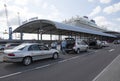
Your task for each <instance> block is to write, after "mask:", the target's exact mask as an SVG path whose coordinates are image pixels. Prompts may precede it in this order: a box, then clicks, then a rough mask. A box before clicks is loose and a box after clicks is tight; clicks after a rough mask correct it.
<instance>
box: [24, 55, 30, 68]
mask: <svg viewBox="0 0 120 81" xmlns="http://www.w3.org/2000/svg"><path fill="white" fill-rule="evenodd" d="M31 63H32V58H31V57H25V58H24V59H23V64H24V65H26V66H27V65H30V64H31Z"/></svg>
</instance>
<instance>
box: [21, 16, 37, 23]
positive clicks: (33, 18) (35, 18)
mask: <svg viewBox="0 0 120 81" xmlns="http://www.w3.org/2000/svg"><path fill="white" fill-rule="evenodd" d="M34 20H38V17H32V18H30V19H28V20H25V21H23V22H22V24H25V23H28V22H30V21H34Z"/></svg>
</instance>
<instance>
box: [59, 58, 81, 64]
mask: <svg viewBox="0 0 120 81" xmlns="http://www.w3.org/2000/svg"><path fill="white" fill-rule="evenodd" d="M79 57H80V56H75V57H72V58H69V59H65V60H61V61H58V63H63V62H66V61H69V60H73V59H76V58H79Z"/></svg>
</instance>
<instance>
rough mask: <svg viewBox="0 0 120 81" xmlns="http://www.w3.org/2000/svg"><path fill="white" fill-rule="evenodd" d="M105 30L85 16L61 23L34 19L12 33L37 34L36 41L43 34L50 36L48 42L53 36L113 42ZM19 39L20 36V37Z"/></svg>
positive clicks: (60, 38)
mask: <svg viewBox="0 0 120 81" xmlns="http://www.w3.org/2000/svg"><path fill="white" fill-rule="evenodd" d="M105 31H106V30H103V29H100V28H99V27H98V26H97V25H96V23H95V21H94V20H89V19H88V18H87V17H86V16H84V17H78V18H71V19H70V20H65V21H63V22H62V23H60V22H56V21H52V20H46V19H36V20H32V21H28V22H26V23H24V24H22V25H21V26H19V27H18V28H16V29H15V30H14V31H13V32H14V33H34V34H37V37H38V40H43V39H42V37H43V36H44V34H48V35H50V40H54V39H52V36H53V35H58V40H63V39H62V38H63V36H68V37H74V38H82V39H88V38H97V39H99V40H114V39H115V38H116V36H114V35H111V34H108V33H104V32H105ZM21 39H23V38H22V35H21Z"/></svg>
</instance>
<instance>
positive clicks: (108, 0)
mask: <svg viewBox="0 0 120 81" xmlns="http://www.w3.org/2000/svg"><path fill="white" fill-rule="evenodd" d="M110 2H111V0H100V3H104V4H107V3H110Z"/></svg>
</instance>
